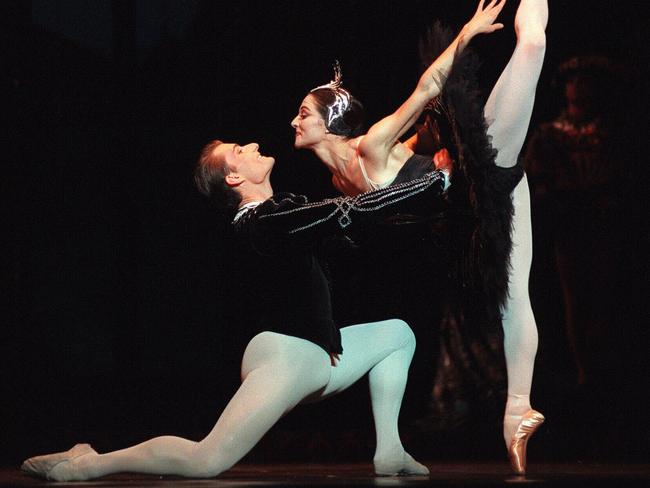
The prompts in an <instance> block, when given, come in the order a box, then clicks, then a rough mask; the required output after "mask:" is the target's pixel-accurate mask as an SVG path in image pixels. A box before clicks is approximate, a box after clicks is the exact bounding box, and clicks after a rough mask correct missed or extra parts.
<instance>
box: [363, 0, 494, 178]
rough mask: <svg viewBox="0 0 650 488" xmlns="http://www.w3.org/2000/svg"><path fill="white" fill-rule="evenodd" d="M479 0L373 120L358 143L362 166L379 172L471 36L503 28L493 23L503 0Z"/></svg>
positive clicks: (438, 89)
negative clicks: (407, 88)
mask: <svg viewBox="0 0 650 488" xmlns="http://www.w3.org/2000/svg"><path fill="white" fill-rule="evenodd" d="M484 3H485V0H481V1H480V2H479V4H478V8H477V9H476V12H475V13H474V16H473V17H472V18H471V20H470V21H469V22H468V23H467V24H465V26H464V27H463V28H462V29H461V31H460V33H459V34H458V36H457V37H456V39H454V41H453V42H452V43H451V44H450V45H449V46H448V47H447V49H445V51H444V52H443V53H442V54H441V55H440V56H439V57H438V58H437V59H436V60H435V61H434V62H433V63H432V64H431V65H430V66H429V68H427V70H426V71H425V72H424V73H423V74H422V76H421V77H420V80H419V82H418V84H417V86H416V87H415V90H414V91H413V93H412V94H411V95H410V96H409V98H408V99H407V100H406V101H405V102H404V103H403V104H402V105H401V106H400V107H399V108H398V109H397V110H396V111H395V112H394V113H392V114H391V115H389V116H388V117H385V118H384V119H382V120H380V121H379V122H377V123H376V124H374V125H373V126H372V127H371V128H370V130H369V131H368V134H367V135H366V136H365V137H364V138H363V139H362V141H361V144H360V145H359V148H358V150H359V153H360V154H361V156H362V157H363V159H364V163H365V164H366V167H368V166H371V167H372V168H373V170H374V171H375V172H379V173H381V172H382V171H383V170H384V169H385V168H386V165H387V163H388V155H389V153H390V150H391V148H392V147H393V146H394V145H395V143H396V142H397V140H398V139H399V138H400V137H401V136H402V135H403V134H404V133H405V132H406V131H407V130H408V129H409V128H410V127H411V126H412V125H413V124H414V123H415V121H416V120H417V118H418V117H419V116H420V114H421V113H422V110H424V107H425V106H426V104H427V102H428V101H429V100H431V99H432V98H434V97H436V96H437V95H439V94H440V91H441V89H442V85H443V83H444V80H445V79H446V77H447V75H448V74H449V72H450V70H451V67H452V65H453V62H454V57H455V56H456V53H457V52H461V51H462V50H463V49H465V47H466V46H467V44H469V42H470V41H471V39H472V38H473V37H474V36H476V35H478V34H482V33H490V32H494V31H495V30H498V29H501V28H503V24H500V23H494V21H495V20H496V18H497V16H498V15H499V13H500V12H501V10H502V8H503V6H504V5H505V0H491V1H490V3H488V5H487V6H484Z"/></svg>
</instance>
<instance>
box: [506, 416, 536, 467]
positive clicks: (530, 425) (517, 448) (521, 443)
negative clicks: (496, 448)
mask: <svg viewBox="0 0 650 488" xmlns="http://www.w3.org/2000/svg"><path fill="white" fill-rule="evenodd" d="M543 423H544V416H543V415H542V414H541V413H539V412H538V411H536V410H528V412H526V413H525V414H523V415H522V416H521V421H520V422H519V425H518V426H517V430H516V431H515V435H514V436H513V437H512V441H511V442H510V447H509V448H508V457H509V458H510V467H511V468H512V471H514V473H515V474H526V445H527V444H528V439H530V437H531V436H532V435H533V434H534V433H535V431H536V430H537V429H539V426H540V425H542V424H543Z"/></svg>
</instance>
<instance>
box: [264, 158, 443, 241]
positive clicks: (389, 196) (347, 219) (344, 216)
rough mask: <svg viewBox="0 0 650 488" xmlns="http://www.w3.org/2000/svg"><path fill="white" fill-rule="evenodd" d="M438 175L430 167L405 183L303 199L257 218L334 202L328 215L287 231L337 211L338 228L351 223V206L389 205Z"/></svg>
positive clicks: (365, 209)
mask: <svg viewBox="0 0 650 488" xmlns="http://www.w3.org/2000/svg"><path fill="white" fill-rule="evenodd" d="M441 179H443V181H444V176H443V173H442V172H441V171H432V172H431V173H427V174H426V175H424V176H423V177H422V178H419V179H417V180H412V181H407V182H405V183H400V184H397V185H394V186H388V187H386V188H382V189H380V190H375V191H371V192H367V193H362V194H360V195H356V196H354V197H336V198H328V199H325V200H321V201H319V202H314V203H307V204H304V205H301V206H300V207H297V208H292V209H290V210H285V211H281V212H275V213H272V214H268V215H261V216H260V219H264V218H269V217H275V216H280V215H287V214H292V213H296V212H303V211H306V210H309V209H313V208H316V207H323V206H326V205H331V204H334V205H336V208H335V209H334V210H333V211H332V212H331V213H330V214H329V215H327V216H325V217H323V218H321V219H318V220H315V221H314V222H310V223H309V224H306V225H303V226H302V227H297V228H295V229H292V230H290V231H289V233H290V234H295V233H297V232H300V231H303V230H305V229H309V228H311V227H314V226H316V225H319V224H322V223H323V222H326V221H328V220H330V219H331V218H333V217H334V216H335V215H337V214H338V213H340V216H339V217H338V222H339V225H340V226H341V228H342V229H344V228H346V227H347V226H348V225H350V224H351V223H352V218H351V216H350V212H351V211H353V210H354V211H357V212H372V211H376V210H379V209H381V208H383V207H385V206H387V205H391V204H393V203H396V202H399V201H401V200H404V199H406V198H409V197H411V196H413V195H415V194H417V193H420V192H422V191H423V190H425V189H427V188H428V187H429V186H431V185H432V184H433V183H435V182H437V181H440V180H441Z"/></svg>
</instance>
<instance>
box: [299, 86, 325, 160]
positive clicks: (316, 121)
mask: <svg viewBox="0 0 650 488" xmlns="http://www.w3.org/2000/svg"><path fill="white" fill-rule="evenodd" d="M291 127H293V128H294V129H296V137H295V140H294V143H293V145H294V147H295V148H296V149H308V148H311V147H313V146H314V145H315V144H317V143H319V142H321V141H322V140H323V138H324V137H325V135H326V134H327V133H328V132H327V129H326V128H325V121H324V120H323V117H321V115H320V113H319V111H318V108H317V105H316V102H315V101H314V97H313V96H312V95H307V96H306V97H305V99H304V100H303V101H302V103H301V104H300V109H299V110H298V115H296V116H295V117H294V119H293V120H292V121H291Z"/></svg>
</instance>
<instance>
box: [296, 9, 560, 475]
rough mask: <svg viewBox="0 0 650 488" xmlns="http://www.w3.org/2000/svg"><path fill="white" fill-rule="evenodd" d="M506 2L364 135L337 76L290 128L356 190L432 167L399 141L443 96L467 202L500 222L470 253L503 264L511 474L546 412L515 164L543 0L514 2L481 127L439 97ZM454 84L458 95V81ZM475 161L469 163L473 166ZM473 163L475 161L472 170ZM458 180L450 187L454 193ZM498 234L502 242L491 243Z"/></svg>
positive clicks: (542, 24) (525, 198)
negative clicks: (538, 407)
mask: <svg viewBox="0 0 650 488" xmlns="http://www.w3.org/2000/svg"><path fill="white" fill-rule="evenodd" d="M504 4H505V0H500V1H497V0H492V1H490V2H489V3H488V4H487V5H485V1H484V0H481V1H480V2H479V5H478V8H477V10H476V13H475V14H474V16H473V17H472V19H471V20H470V21H469V22H468V23H467V24H466V25H465V26H464V27H463V28H462V30H461V31H460V33H459V35H458V36H457V37H456V39H455V40H454V41H453V42H452V43H451V44H450V45H449V47H447V49H446V50H445V51H444V52H443V53H442V54H441V55H440V56H439V57H438V58H437V59H436V60H435V61H434V62H433V63H432V64H431V65H430V66H429V67H428V68H427V69H426V71H425V72H424V74H423V75H422V77H421V78H420V80H419V82H418V84H417V86H416V88H415V90H414V91H413V93H412V94H411V95H410V97H409V98H408V99H407V100H406V101H405V102H404V103H403V104H402V105H401V106H400V107H399V108H398V109H397V110H396V111H395V112H394V113H393V114H391V115H389V116H387V117H386V118H384V119H382V120H380V121H379V122H377V123H375V124H374V125H373V126H372V127H371V128H370V129H369V130H368V132H367V134H365V135H361V122H362V119H363V116H362V115H363V114H362V111H363V108H362V106H361V104H360V103H359V102H358V101H357V100H356V99H355V98H354V97H352V95H351V94H350V93H349V92H348V91H346V90H345V89H343V88H342V87H341V83H340V76H338V79H337V77H336V76H335V80H334V81H333V82H331V83H330V84H329V85H323V86H320V87H317V88H315V89H314V90H312V91H311V92H310V93H309V94H308V95H307V97H306V98H305V99H304V100H303V102H302V104H301V106H300V109H299V113H298V115H297V116H296V117H295V118H294V119H293V121H292V122H291V125H292V127H294V129H295V130H296V135H295V147H296V148H304V149H310V150H312V151H313V152H314V153H315V154H316V155H317V156H318V157H319V159H320V160H321V161H322V162H323V163H324V164H325V165H326V166H327V167H328V168H329V169H330V171H331V172H332V182H333V184H334V186H335V187H336V188H337V189H338V190H339V191H341V192H342V193H344V194H347V195H355V194H358V193H359V192H363V191H367V190H370V189H376V188H384V187H386V186H389V185H392V184H398V183H401V182H403V181H407V180H408V179H410V178H413V177H418V176H419V175H421V174H422V173H423V172H425V171H430V170H431V167H432V161H431V158H424V157H422V156H419V155H416V154H414V153H413V151H412V149H411V147H413V145H414V141H413V139H411V140H409V141H407V143H400V142H399V140H398V139H399V138H400V137H401V136H402V135H403V134H404V133H405V132H406V131H407V130H408V129H409V128H410V127H411V126H412V125H413V124H414V122H415V121H416V119H417V118H418V117H419V116H420V115H421V113H422V112H423V110H424V109H425V107H426V106H427V104H428V103H429V102H430V101H431V100H432V99H433V98H435V97H439V96H440V95H441V92H442V97H441V102H442V103H440V106H441V107H442V112H446V116H447V118H448V119H449V120H450V121H451V125H452V126H455V130H453V131H452V132H453V133H452V136H451V139H452V140H450V141H445V143H446V145H448V146H449V147H450V148H451V147H457V148H458V150H457V151H456V154H455V157H456V158H458V159H459V161H457V163H458V166H459V168H463V173H464V176H465V177H466V178H467V179H468V180H469V184H468V191H470V189H471V192H472V195H471V198H469V197H467V196H466V200H467V201H471V202H472V203H471V205H472V206H473V208H474V211H475V212H476V213H477V214H481V212H488V213H489V212H492V213H493V215H492V216H493V217H494V213H496V214H499V218H501V220H500V221H499V222H497V224H499V223H500V224H501V225H500V226H499V225H496V226H492V228H491V229H490V228H489V226H487V227H488V228H486V229H479V230H478V234H479V236H478V239H479V241H480V244H482V245H484V246H483V247H481V246H477V249H478V250H477V249H474V250H472V251H471V252H470V254H471V253H475V252H481V249H483V258H485V259H487V260H491V261H493V262H494V263H496V264H497V265H499V266H496V268H500V270H499V269H495V270H494V271H495V272H494V275H496V278H495V279H493V283H492V284H491V285H492V286H488V287H486V290H487V292H488V293H492V294H494V295H495V296H494V297H491V298H490V300H489V301H491V302H495V303H496V305H497V307H499V308H500V309H501V318H502V326H503V331H504V351H505V359H506V368H507V374H508V397H507V402H506V407H505V414H504V419H503V436H504V441H505V444H506V448H507V450H508V454H509V458H510V462H511V466H512V469H513V471H514V472H515V473H517V474H523V473H525V470H526V445H527V442H528V439H529V438H530V436H531V435H532V434H533V433H534V432H535V430H536V429H537V428H539V426H540V425H541V423H542V422H543V421H544V417H543V415H542V414H541V413H539V412H537V411H535V410H533V409H532V408H531V405H530V391H531V384H532V375H533V367H534V360H535V355H536V352H537V342H538V339H537V327H536V324H535V318H534V315H533V312H532V308H531V305H530V298H529V295H528V277H529V272H530V265H531V260H532V232H531V222H530V200H529V192H528V184H527V180H526V177H525V175H523V170H522V169H521V167H520V166H519V165H517V164H516V163H517V160H518V157H519V153H520V151H521V148H522V146H523V143H524V138H525V136H526V132H527V128H528V124H529V121H530V117H531V114H532V108H533V103H534V99H535V89H536V85H537V80H538V78H539V74H540V72H541V67H542V63H543V59H544V53H545V46H546V37H545V28H546V23H547V20H548V6H547V1H546V0H521V1H520V4H519V7H518V9H517V14H516V17H515V24H514V27H515V32H516V34H517V44H516V47H515V49H514V52H513V54H512V57H511V58H510V60H509V62H508V64H507V66H506V68H505V69H504V70H503V72H502V73H501V75H500V77H499V79H498V81H497V83H496V85H495V86H494V88H493V90H492V92H491V94H490V96H489V98H488V100H487V103H486V104H485V107H484V109H483V114H479V116H480V117H481V123H480V127H479V129H480V131H477V128H476V127H472V124H474V125H476V123H475V121H471V120H470V121H469V122H468V123H467V125H468V128H467V130H466V131H464V130H463V129H464V128H463V123H462V121H461V120H457V119H456V116H457V117H458V119H463V116H465V117H464V118H466V119H467V112H470V113H471V112H472V103H473V100H472V99H471V98H472V95H474V96H475V94H474V93H470V92H471V90H469V89H468V90H466V95H467V96H468V98H469V100H463V99H462V98H458V97H456V98H455V101H456V105H462V108H461V107H458V106H456V107H454V103H450V98H453V97H452V96H451V95H450V96H448V97H446V98H445V93H444V90H443V84H444V82H445V80H446V78H447V77H448V76H450V75H451V76H453V75H454V73H453V71H452V67H454V64H455V63H454V61H455V58H456V57H458V56H459V55H460V53H462V51H463V50H464V48H465V47H466V46H467V44H468V43H469V41H470V40H471V39H472V38H473V37H474V36H475V35H477V34H480V33H490V32H493V31H495V30H497V29H501V28H502V27H503V25H502V24H495V23H494V22H495V20H496V17H497V16H498V14H499V12H500V11H501V9H502V8H503V6H504ZM458 85H462V83H460V84H458ZM455 88H456V90H455V91H459V86H456V87H455ZM461 89H462V88H461ZM456 95H457V94H456ZM445 102H446V103H445ZM451 102H454V100H453V99H452V100H451ZM454 112H455V113H454ZM483 117H484V118H483ZM483 120H484V122H483ZM485 124H487V128H486V129H487V137H488V138H486V137H483V138H482V137H481V134H479V133H478V132H484V130H485V127H484V126H485ZM463 132H465V133H463ZM483 136H485V133H483ZM459 137H460V139H459ZM490 142H491V147H490ZM446 158H449V154H448V153H447V151H440V152H438V153H436V155H435V157H434V158H433V164H435V165H438V164H441V161H443V160H445V159H446ZM463 160H465V162H464V163H463ZM472 161H473V162H474V166H475V167H472ZM476 165H478V166H480V167H479V168H478V171H476V170H477V168H476ZM472 173H474V174H472ZM477 173H479V174H477ZM456 174H459V171H456ZM522 175H523V177H522ZM458 186H460V185H456V184H454V185H453V186H452V190H451V192H452V193H453V190H454V189H456V188H457V187H458ZM450 196H451V195H450ZM504 196H505V197H506V198H503V197H504ZM481 200H483V201H481ZM490 207H491V208H490ZM504 216H505V218H506V220H505V225H504V220H503V217H504ZM479 220H480V219H479ZM480 225H482V224H479V226H480ZM499 227H500V228H499ZM510 229H511V234H510ZM495 236H499V239H494V237H495ZM481 237H482V239H481ZM497 241H500V242H497ZM485 250H488V252H485ZM490 251H492V254H493V255H490V254H491V252H490ZM499 261H501V262H500V263H499Z"/></svg>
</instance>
